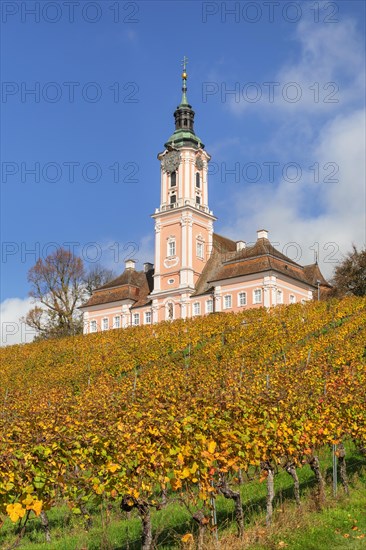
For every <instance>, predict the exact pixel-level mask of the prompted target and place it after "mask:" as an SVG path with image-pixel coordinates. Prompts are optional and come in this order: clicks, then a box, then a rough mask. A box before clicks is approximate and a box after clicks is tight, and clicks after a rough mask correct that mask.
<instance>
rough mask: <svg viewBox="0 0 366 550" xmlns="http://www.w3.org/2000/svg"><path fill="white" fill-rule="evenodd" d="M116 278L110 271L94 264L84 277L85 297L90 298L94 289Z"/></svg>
mask: <svg viewBox="0 0 366 550" xmlns="http://www.w3.org/2000/svg"><path fill="white" fill-rule="evenodd" d="M116 277H117V275H116V273H115V272H114V271H113V270H112V269H107V268H106V267H103V266H102V265H100V264H95V265H94V266H93V267H91V268H90V269H89V271H88V272H87V273H86V274H85V277H84V288H85V292H86V294H87V296H91V295H92V294H93V291H94V290H95V289H96V288H98V287H100V286H103V285H105V284H106V283H109V282H110V281H112V279H115V278H116Z"/></svg>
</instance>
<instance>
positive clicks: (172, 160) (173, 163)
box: [161, 151, 180, 173]
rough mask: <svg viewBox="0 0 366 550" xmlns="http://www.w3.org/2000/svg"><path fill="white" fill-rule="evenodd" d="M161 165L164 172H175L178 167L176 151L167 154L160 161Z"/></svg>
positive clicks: (178, 160) (178, 159) (178, 156)
mask: <svg viewBox="0 0 366 550" xmlns="http://www.w3.org/2000/svg"><path fill="white" fill-rule="evenodd" d="M161 164H162V167H163V170H165V172H170V173H172V172H175V171H176V170H177V168H178V166H179V165H180V153H178V151H171V152H170V153H167V154H166V155H165V156H164V158H163V160H162V161H161Z"/></svg>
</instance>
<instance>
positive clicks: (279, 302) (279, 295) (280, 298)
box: [276, 289, 283, 304]
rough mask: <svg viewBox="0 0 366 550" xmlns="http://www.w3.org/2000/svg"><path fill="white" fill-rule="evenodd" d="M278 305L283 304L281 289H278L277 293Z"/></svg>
mask: <svg viewBox="0 0 366 550" xmlns="http://www.w3.org/2000/svg"><path fill="white" fill-rule="evenodd" d="M276 303H277V304H283V291H282V290H281V289H278V290H277V292H276Z"/></svg>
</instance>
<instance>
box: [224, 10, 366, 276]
mask: <svg viewBox="0 0 366 550" xmlns="http://www.w3.org/2000/svg"><path fill="white" fill-rule="evenodd" d="M295 39H296V40H297V41H298V44H299V45H300V50H299V51H298V50H297V49H296V48H294V49H293V51H291V54H290V55H291V62H286V63H285V64H284V66H282V67H280V68H279V70H278V71H277V75H276V79H277V80H278V81H281V82H290V81H294V82H298V83H299V84H300V86H301V88H302V89H303V90H305V89H308V87H309V85H311V84H312V83H313V82H319V83H326V82H336V83H337V85H338V86H339V93H338V94H337V97H338V99H339V101H338V102H337V103H324V101H323V100H322V101H320V102H319V103H316V102H314V93H313V92H312V93H311V94H308V95H307V96H306V97H304V96H303V98H302V100H301V102H298V103H296V104H291V103H286V102H280V103H276V102H275V103H273V104H269V105H267V108H265V109H264V111H263V107H265V103H261V102H259V103H258V104H256V106H257V107H260V109H258V116H261V112H264V116H267V115H268V114H271V115H273V116H274V117H276V121H277V122H276V125H275V129H274V131H273V133H272V134H271V135H270V136H267V139H266V140H263V143H262V144H261V146H260V150H259V149H258V148H257V155H260V156H263V154H264V151H265V152H266V153H265V154H266V155H267V159H270V160H274V159H273V157H275V160H278V161H283V163H287V162H293V161H294V162H297V163H300V165H301V166H302V168H303V172H302V177H301V179H300V181H298V182H296V183H291V182H289V181H286V180H285V179H284V178H283V177H282V179H281V174H280V173H279V174H278V177H277V178H276V179H275V181H274V182H273V183H271V184H267V183H266V182H264V183H261V184H252V185H251V184H248V183H246V184H245V189H243V188H242V189H241V190H240V191H238V192H236V193H235V194H234V196H230V197H227V199H226V200H227V204H229V203H230V204H231V205H233V204H234V205H235V212H236V215H233V216H232V220H230V221H229V222H228V223H227V224H226V226H225V227H223V228H222V230H221V229H220V232H222V233H224V234H228V236H231V237H232V238H235V239H247V240H248V242H250V241H253V240H255V238H256V235H255V230H256V229H259V228H262V227H265V228H267V229H269V230H270V239H271V240H272V241H274V242H276V241H277V242H278V243H280V244H279V245H278V247H277V248H279V249H280V250H281V249H282V250H283V251H284V252H285V253H286V252H287V253H288V255H289V256H290V257H293V259H295V260H296V261H299V263H303V264H304V263H310V262H312V261H314V256H315V251H317V252H319V263H320V266H321V268H322V270H323V272H324V274H325V275H326V276H328V277H329V276H330V275H331V274H332V272H333V269H334V267H335V265H336V264H337V262H339V261H340V260H341V259H342V256H343V254H345V253H346V252H348V251H349V250H350V248H351V245H352V243H354V244H356V245H357V246H359V247H363V246H364V245H365V240H366V235H365V230H366V227H365V225H366V204H365V192H366V191H365V161H366V159H365V108H364V105H365V102H364V76H365V69H364V49H363V46H362V38H361V37H360V35H359V34H358V33H357V29H356V25H355V22H354V21H351V20H343V21H342V22H339V23H337V24H336V25H328V26H327V25H314V24H311V23H310V22H309V21H307V20H303V21H301V22H300V24H299V25H298V27H297V30H296V33H295ZM296 52H297V53H296ZM308 91H309V90H308ZM330 91H331V89H330V88H329V89H328V90H327V92H328V93H329V92H330ZM320 92H321V93H322V94H324V90H323V91H322V90H321V87H320ZM322 97H323V98H324V95H323V96H322ZM246 107H247V105H245V104H244V105H243V104H237V103H232V104H231V105H230V110H231V112H232V113H234V114H236V115H241V114H242V111H243V109H245V108H246ZM269 107H270V108H269ZM319 115H320V116H319ZM240 155H241V157H242V158H245V156H244V155H245V151H241V152H240ZM250 160H253V159H250ZM314 163H317V166H319V181H316V178H315V176H314V173H313V172H312V171H311V170H310V169H309V168H310V166H314ZM338 168H339V170H338V172H337V169H338ZM333 169H335V170H334V173H333V179H335V180H336V181H334V182H329V181H327V178H328V179H329V177H330V176H331V175H332V172H333ZM243 213H244V215H245V217H244V216H243ZM290 242H295V243H298V246H293V247H288V248H286V245H287V244H288V243H290ZM300 254H301V256H300Z"/></svg>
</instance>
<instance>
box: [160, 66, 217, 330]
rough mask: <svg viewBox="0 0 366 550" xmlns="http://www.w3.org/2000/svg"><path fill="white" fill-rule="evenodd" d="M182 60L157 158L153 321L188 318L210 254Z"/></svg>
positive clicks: (199, 154) (209, 221) (203, 180)
mask: <svg viewBox="0 0 366 550" xmlns="http://www.w3.org/2000/svg"><path fill="white" fill-rule="evenodd" d="M186 63H187V59H186V58H184V60H183V73H182V100H181V102H180V105H178V107H177V109H176V111H175V112H174V118H175V131H174V133H173V134H172V136H171V137H170V138H169V139H168V141H167V142H166V143H165V146H164V147H165V149H164V151H163V152H162V153H159V155H158V160H159V161H160V166H161V169H160V173H161V176H160V177H161V198H160V207H159V208H157V209H156V210H155V213H154V214H153V215H152V217H153V218H154V220H155V273H154V290H153V292H152V293H151V298H152V299H153V311H154V312H155V313H154V321H161V320H164V319H166V320H170V319H175V318H186V317H191V312H190V310H189V308H190V303H189V297H190V295H191V294H192V293H193V292H194V290H195V284H196V282H197V279H198V278H199V276H200V274H201V273H202V271H203V268H204V267H205V264H206V263H207V260H208V258H209V257H210V255H211V251H212V240H213V222H214V221H215V219H216V218H215V217H214V216H213V214H212V212H211V211H210V210H209V207H208V181H207V173H208V162H209V160H210V158H211V157H210V155H209V154H208V153H207V152H206V151H205V149H204V144H203V143H202V142H201V140H200V139H199V137H198V136H197V135H196V134H195V132H194V114H195V113H194V111H193V109H192V107H191V105H190V104H189V103H188V100H187V72H186ZM154 306H155V307H154Z"/></svg>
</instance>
